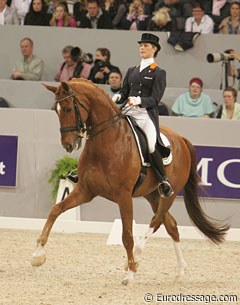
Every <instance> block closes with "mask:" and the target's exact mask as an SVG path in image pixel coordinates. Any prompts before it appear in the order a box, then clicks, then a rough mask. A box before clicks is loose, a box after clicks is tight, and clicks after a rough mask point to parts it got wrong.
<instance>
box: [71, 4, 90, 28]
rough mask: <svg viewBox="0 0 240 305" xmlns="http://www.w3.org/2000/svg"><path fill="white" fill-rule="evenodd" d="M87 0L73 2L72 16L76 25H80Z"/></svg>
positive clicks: (85, 11)
mask: <svg viewBox="0 0 240 305" xmlns="http://www.w3.org/2000/svg"><path fill="white" fill-rule="evenodd" d="M87 12H88V11H87V0H79V1H76V2H74V4H73V16H74V19H75V20H76V22H77V26H78V27H79V25H80V20H81V16H82V15H83V16H85V15H86V14H87Z"/></svg>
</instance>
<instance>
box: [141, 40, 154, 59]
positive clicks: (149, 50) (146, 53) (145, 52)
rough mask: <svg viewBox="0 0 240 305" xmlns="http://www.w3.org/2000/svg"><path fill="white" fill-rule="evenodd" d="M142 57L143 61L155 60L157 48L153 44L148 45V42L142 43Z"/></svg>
mask: <svg viewBox="0 0 240 305" xmlns="http://www.w3.org/2000/svg"><path fill="white" fill-rule="evenodd" d="M139 50H140V56H141V58H143V59H147V58H153V57H154V53H155V52H156V50H157V48H156V47H155V46H154V45H152V44H151V43H147V42H142V43H141V44H140V48H139Z"/></svg>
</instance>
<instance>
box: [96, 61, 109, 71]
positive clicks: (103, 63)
mask: <svg viewBox="0 0 240 305" xmlns="http://www.w3.org/2000/svg"><path fill="white" fill-rule="evenodd" d="M95 67H96V70H97V71H102V70H103V69H104V68H105V67H107V68H110V63H109V62H108V61H104V60H100V59H97V60H95Z"/></svg>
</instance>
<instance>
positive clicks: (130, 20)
mask: <svg viewBox="0 0 240 305" xmlns="http://www.w3.org/2000/svg"><path fill="white" fill-rule="evenodd" d="M149 20H150V17H149V16H148V15H145V14H144V10H143V4H142V1H141V0H133V2H132V3H131V4H130V6H129V10H128V13H127V14H126V15H125V16H124V17H123V18H122V21H121V24H120V26H119V28H120V29H122V30H132V31H144V30H146V29H147V26H148V23H149Z"/></svg>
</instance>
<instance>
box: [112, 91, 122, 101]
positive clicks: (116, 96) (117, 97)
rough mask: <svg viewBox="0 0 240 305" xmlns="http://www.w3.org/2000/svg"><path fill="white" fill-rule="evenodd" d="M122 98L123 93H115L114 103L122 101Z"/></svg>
mask: <svg viewBox="0 0 240 305" xmlns="http://www.w3.org/2000/svg"><path fill="white" fill-rule="evenodd" d="M120 99H121V94H119V93H115V94H114V96H113V97H112V101H113V102H114V103H117V102H118V101H120Z"/></svg>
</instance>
